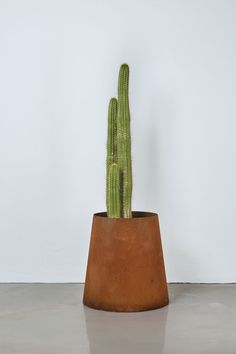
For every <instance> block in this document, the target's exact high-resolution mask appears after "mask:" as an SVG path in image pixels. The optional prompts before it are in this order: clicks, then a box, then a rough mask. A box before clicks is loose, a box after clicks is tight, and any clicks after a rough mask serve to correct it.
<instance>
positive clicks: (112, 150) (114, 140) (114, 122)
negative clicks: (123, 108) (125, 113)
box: [107, 97, 117, 168]
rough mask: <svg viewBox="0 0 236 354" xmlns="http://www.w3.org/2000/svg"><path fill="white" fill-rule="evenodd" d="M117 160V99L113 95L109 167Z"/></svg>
mask: <svg viewBox="0 0 236 354" xmlns="http://www.w3.org/2000/svg"><path fill="white" fill-rule="evenodd" d="M114 162H117V99H116V98H115V97H112V98H111V99H110V102H109V107H108V132H107V167H108V168H109V166H110V165H111V164H112V163H114Z"/></svg>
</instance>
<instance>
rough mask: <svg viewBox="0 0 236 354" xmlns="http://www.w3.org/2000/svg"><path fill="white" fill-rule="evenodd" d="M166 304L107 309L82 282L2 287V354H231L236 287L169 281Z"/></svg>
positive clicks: (234, 352)
mask: <svg viewBox="0 0 236 354" xmlns="http://www.w3.org/2000/svg"><path fill="white" fill-rule="evenodd" d="M169 292H170V301H171V302H170V305H169V306H167V307H165V308H162V309H160V310H155V311H147V312H140V313H126V314H125V313H109V312H105V311H97V310H92V309H89V308H86V307H84V306H83V305H82V293H83V285H82V284H0V354H133V353H135V354H198V353H204V354H236V285H235V284H227V285H219V284H211V285H209V284H208V285H207V284H170V285H169Z"/></svg>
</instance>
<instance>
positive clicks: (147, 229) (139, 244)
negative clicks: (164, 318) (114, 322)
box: [83, 212, 169, 312]
mask: <svg viewBox="0 0 236 354" xmlns="http://www.w3.org/2000/svg"><path fill="white" fill-rule="evenodd" d="M83 303H84V305H86V306H88V307H91V308H94V309H97V310H105V311H115V312H137V311H147V310H154V309H158V308H161V307H163V306H166V305H168V303H169V298H168V290H167V283H166V276H165V268H164V260H163V254H162V245H161V237H160V229H159V221H158V215H157V214H154V213H146V212H133V217H132V218H131V219H122V218H120V219H113V218H108V217H107V216H106V213H98V214H95V215H94V217H93V226H92V234H91V241H90V249H89V257H88V265H87V273H86V282H85V289H84V297H83Z"/></svg>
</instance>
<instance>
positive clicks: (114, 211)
mask: <svg viewBox="0 0 236 354" xmlns="http://www.w3.org/2000/svg"><path fill="white" fill-rule="evenodd" d="M119 176H120V174H119V169H118V164H117V163H112V164H111V165H110V166H109V170H108V191H107V200H108V206H109V209H108V215H109V217H110V218H119V217H120V193H119V188H120V178H119Z"/></svg>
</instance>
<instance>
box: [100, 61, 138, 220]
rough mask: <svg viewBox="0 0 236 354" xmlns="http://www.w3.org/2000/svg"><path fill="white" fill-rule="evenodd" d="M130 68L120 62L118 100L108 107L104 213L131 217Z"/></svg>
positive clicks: (111, 101)
mask: <svg viewBox="0 0 236 354" xmlns="http://www.w3.org/2000/svg"><path fill="white" fill-rule="evenodd" d="M128 85H129V67H128V65H127V64H122V65H121V67H120V72H119V81H118V101H117V100H116V99H115V98H112V99H111V100H110V103H109V109H108V139H107V191H106V197H107V215H108V217H117V218H119V217H123V218H131V217H132V209H131V197H132V162H131V136H130V112H129V97H128Z"/></svg>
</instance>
